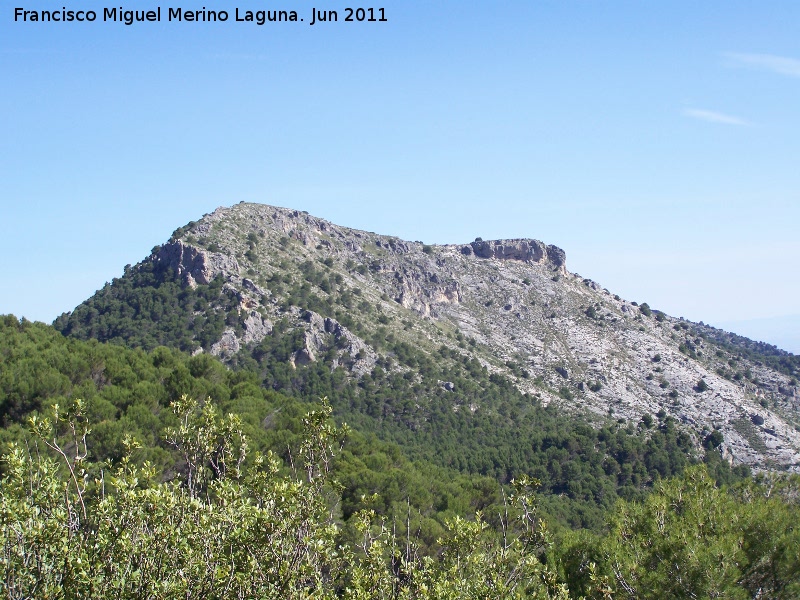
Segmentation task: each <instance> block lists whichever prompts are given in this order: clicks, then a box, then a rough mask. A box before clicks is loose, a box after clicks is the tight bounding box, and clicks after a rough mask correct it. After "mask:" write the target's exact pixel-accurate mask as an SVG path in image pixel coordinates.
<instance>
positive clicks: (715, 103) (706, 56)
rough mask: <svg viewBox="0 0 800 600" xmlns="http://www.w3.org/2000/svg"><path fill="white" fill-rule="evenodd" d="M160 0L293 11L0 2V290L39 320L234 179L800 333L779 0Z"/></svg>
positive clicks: (793, 173)
mask: <svg viewBox="0 0 800 600" xmlns="http://www.w3.org/2000/svg"><path fill="white" fill-rule="evenodd" d="M51 5H53V3H49V2H43V1H40V2H39V3H38V4H22V6H23V7H24V8H26V9H28V10H30V9H36V10H42V9H48V8H52V6H51ZM61 6H66V8H67V9H71V10H80V9H84V10H86V9H94V10H97V11H99V12H102V8H103V7H104V6H112V5H104V4H102V3H98V2H83V3H81V4H68V3H63V2H62V3H59V4H58V8H60V7H61ZM156 6H159V3H158V2H157V0H156V1H154V2H152V3H141V2H137V3H132V4H126V5H125V8H126V9H139V10H141V9H150V8H154V7H156ZM160 6H162V8H163V9H164V10H166V7H168V6H182V7H184V8H187V9H201V8H202V7H203V6H205V7H206V8H208V9H217V10H220V9H223V8H225V9H227V10H229V11H230V12H231V15H233V10H234V6H239V7H240V9H241V10H242V11H243V10H246V9H252V10H255V9H264V8H273V9H281V8H282V9H292V8H293V9H295V10H297V11H298V13H299V14H300V16H302V17H305V18H306V22H304V23H297V24H290V23H282V24H267V25H264V26H263V27H258V26H256V25H253V24H245V23H235V22H232V19H233V16H231V19H230V20H229V22H227V23H216V24H209V23H206V24H203V23H175V22H172V23H168V22H161V23H147V24H141V23H140V24H134V25H132V26H130V27H127V26H125V25H122V24H119V23H102V22H95V23H92V24H76V23H71V24H56V23H50V24H41V23H40V24H34V23H19V22H17V23H15V22H14V11H13V7H12V6H11V5H8V4H5V5H4V6H3V7H2V8H0V203H1V206H2V216H1V217H0V253H2V256H3V260H2V262H0V280H1V281H2V282H3V285H2V287H0V313H14V314H16V315H18V316H21V315H24V316H26V317H28V318H29V319H36V320H43V321H51V320H52V319H53V318H54V317H56V316H57V315H58V314H60V313H61V312H64V311H67V310H70V309H72V308H73V307H74V306H75V305H77V304H78V303H80V302H81V301H82V300H84V299H85V298H86V297H88V296H90V295H91V294H92V293H93V292H94V291H95V290H96V289H98V288H100V287H102V285H103V283H104V282H106V281H108V280H110V279H111V278H112V277H115V276H118V275H120V274H121V273H122V269H123V267H124V265H125V264H128V263H131V264H132V263H136V262H138V261H139V260H141V259H142V258H144V257H145V256H146V255H147V254H148V253H149V251H150V249H151V248H152V247H153V246H155V245H156V244H159V243H162V242H163V241H165V240H166V239H167V237H168V236H169V234H170V233H171V232H172V231H173V230H174V229H175V228H177V227H178V226H180V225H183V224H185V223H186V222H188V221H190V220H195V219H197V218H199V217H200V216H202V215H203V214H204V213H207V212H210V211H212V210H213V209H214V208H216V207H217V206H220V205H231V204H234V203H236V202H239V201H241V200H245V201H249V202H264V203H268V204H277V205H281V206H290V207H293V208H298V209H301V210H307V211H309V212H311V213H312V214H315V215H319V216H322V217H325V218H327V219H330V220H331V221H334V222H336V223H339V224H342V225H347V226H351V227H357V228H361V229H367V230H370V231H377V232H380V233H386V234H393V235H397V236H400V237H403V238H406V239H412V240H423V241H426V242H432V243H451V242H452V243H455V242H464V241H469V240H472V239H474V238H475V237H477V236H480V237H483V238H484V239H490V238H499V237H533V238H537V239H541V240H544V241H545V242H547V243H552V244H556V245H558V246H561V247H562V248H564V249H565V250H566V252H567V266H568V268H569V269H570V270H572V271H577V272H579V273H580V274H581V275H583V276H585V277H591V278H592V279H594V280H596V281H598V282H599V283H601V284H602V285H603V286H605V287H607V288H609V289H610V290H612V291H614V292H615V293H619V294H620V295H622V296H623V297H626V298H628V299H630V300H637V301H639V302H642V301H647V302H648V303H649V304H650V305H651V306H653V307H656V308H659V309H661V310H664V311H666V312H667V313H669V314H672V315H675V316H685V317H687V318H690V319H693V320H696V321H700V320H703V321H705V322H707V323H712V324H731V323H736V324H739V325H741V327H744V325H742V323H750V324H751V326H754V327H756V330H753V331H755V333H753V331H750V332H748V333H749V334H750V335H752V336H755V337H759V336H761V337H765V338H766V337H767V336H772V339H776V340H777V339H778V338H777V337H775V336H776V334H775V333H774V331H775V330H776V328H777V330H778V331H779V332H780V343H781V344H782V345H783V346H784V347H786V348H788V349H791V350H793V351H794V352H796V353H800V331H799V330H798V327H799V326H798V323H799V322H800V320H799V319H798V315H800V266H798V257H799V256H800V235H798V233H800V167H798V165H800V35H798V31H800V4H798V3H797V2H769V3H754V2H751V1H748V2H735V1H732V2H731V1H726V2H721V1H720V2H716V1H712V2H703V3H697V2H674V1H673V2H662V3H655V2H649V3H645V2H589V1H583V2H573V1H558V2H531V1H528V2H512V1H509V2H479V1H474V2H465V1H461V2H451V1H438V2H411V1H408V2H402V3H401V2H385V3H383V4H381V5H380V6H383V7H385V9H386V15H387V17H388V19H389V22H388V23H371V24H370V23H363V24H356V23H343V22H339V23H330V24H327V25H324V24H318V25H315V26H313V27H312V26H309V25H308V23H307V21H308V20H309V19H310V14H311V8H312V7H316V8H318V9H336V10H338V11H339V14H340V18H341V16H343V14H344V8H345V7H346V6H347V4H346V3H343V4H336V3H324V4H322V5H321V6H320V5H316V4H315V3H307V2H294V3H290V2H287V3H285V4H284V5H280V4H270V5H269V6H265V5H264V4H261V5H259V4H256V3H250V2H241V3H238V4H236V3H225V4H222V3H217V4H214V3H209V2H206V3H205V5H203V4H201V3H196V4H177V5H176V4H160ZM375 6H378V5H375ZM767 322H768V323H769V324H770V325H769V327H766V328H762V329H760V330H759V329H758V323H767ZM753 323H755V324H756V325H753ZM776 323H778V325H777V326H776ZM739 325H737V326H739ZM770 331H772V332H773V333H769V332H770ZM767 341H770V339H767ZM775 343H778V342H777V341H776V342H775Z"/></svg>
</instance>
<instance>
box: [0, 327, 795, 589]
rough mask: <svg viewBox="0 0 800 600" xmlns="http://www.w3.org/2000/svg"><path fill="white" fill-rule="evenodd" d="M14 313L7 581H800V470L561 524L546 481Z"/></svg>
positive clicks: (8, 378)
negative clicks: (391, 439) (596, 522)
mask: <svg viewBox="0 0 800 600" xmlns="http://www.w3.org/2000/svg"><path fill="white" fill-rule="evenodd" d="M2 324H3V330H2V345H0V357H1V358H2V371H1V372H2V398H1V399H0V406H2V407H3V419H4V424H5V428H4V430H3V437H4V438H5V440H6V441H10V442H11V444H10V446H9V445H7V449H6V453H5V455H4V460H3V463H2V470H3V479H2V487H1V488H0V521H2V528H1V529H0V531H1V533H0V537H1V538H2V539H0V553H1V554H2V556H1V557H0V571H2V573H0V581H3V591H4V594H5V595H7V596H8V597H10V598H30V597H42V598H44V597H47V598H77V597H119V598H179V597H180V598H229V597H238V598H298V599H299V598H363V599H368V598H369V599H371V598H420V599H422V598H441V599H456V598H475V599H478V598H483V599H488V598H563V599H566V598H578V597H588V598H614V597H628V598H700V597H709V598H714V597H719V598H796V597H798V595H800V577H799V576H798V575H799V574H800V556H798V553H797V551H796V550H797V548H798V546H800V529H798V523H800V505H799V502H800V482H799V481H798V479H797V478H796V477H795V478H790V477H785V476H784V477H779V476H777V475H776V476H761V477H759V478H757V479H744V480H742V481H740V482H738V483H736V484H734V485H730V486H721V485H719V484H718V483H717V482H715V480H714V478H713V477H712V476H710V475H709V472H708V468H707V467H706V466H705V465H695V466H691V467H689V468H687V469H685V470H684V471H683V473H682V475H680V476H678V477H673V478H670V479H663V480H662V479H657V481H656V482H655V485H654V486H653V489H652V490H651V492H650V493H649V494H648V495H647V496H646V498H644V500H643V501H637V500H625V499H620V500H619V501H618V502H617V503H616V504H615V505H614V507H613V508H611V509H610V510H608V511H607V513H606V514H605V515H604V516H605V527H603V528H602V529H600V530H598V531H596V532H592V531H588V530H576V531H570V530H560V531H558V532H557V534H556V535H553V534H552V533H550V531H549V529H550V528H549V527H548V522H549V520H548V518H547V517H546V516H544V515H543V514H542V512H541V511H540V507H541V505H542V504H541V498H540V497H539V496H538V494H537V489H538V488H539V482H537V481H536V480H535V479H530V478H528V477H524V476H519V477H515V479H514V480H513V481H510V482H508V485H506V486H504V487H503V488H500V487H499V486H498V485H497V484H496V483H495V482H494V481H492V480H490V479H487V478H482V477H476V476H466V475H456V474H455V473H454V471H452V470H446V469H445V468H443V467H434V466H431V465H429V464H428V465H426V464H424V463H421V462H416V463H412V462H409V461H408V459H406V458H404V457H403V456H402V454H401V453H399V452H397V451H396V448H395V447H393V446H391V445H390V444H387V443H386V442H379V441H377V440H375V439H374V438H366V437H364V436H360V435H358V434H357V433H356V432H354V431H352V430H348V428H346V427H340V426H337V425H336V424H335V422H334V421H333V420H332V418H331V417H332V410H331V408H330V407H329V406H328V404H327V403H326V402H325V401H324V400H322V401H318V402H315V403H304V402H301V401H298V400H293V399H291V398H288V397H286V396H283V395H281V394H278V393H276V392H274V391H272V390H267V389H265V388H263V387H261V386H259V385H257V381H258V376H257V375H254V374H252V373H247V372H242V371H238V372H237V371H232V370H228V369H226V368H225V367H224V366H222V365H221V364H220V363H218V362H217V361H215V360H213V359H210V358H209V357H207V356H198V357H194V358H190V357H188V356H186V355H183V354H180V353H179V352H176V351H173V350H168V349H165V348H158V349H156V350H154V351H153V352H150V353H146V352H144V351H140V350H130V349H126V348H123V347H120V346H112V345H105V344H100V343H97V342H81V341H77V340H70V339H66V338H64V337H62V336H61V335H60V334H58V333H57V332H55V331H54V330H53V329H52V328H50V327H47V326H44V325H41V324H31V323H27V322H21V323H20V322H18V321H17V320H16V319H15V318H13V317H4V318H3V321H2ZM188 392H192V393H193V394H198V396H199V397H205V398H207V400H205V401H200V402H198V401H197V400H195V399H193V398H194V396H189V395H187V394H188ZM74 396H80V397H81V399H79V400H70V398H72V397H74ZM23 421H26V422H25V425H24V427H23V425H22V422H23ZM270 448H274V449H275V450H276V451H277V452H275V451H271V450H270ZM445 481H446V482H447V483H443V482H445ZM352 482H357V484H358V485H360V486H363V490H362V491H363V494H362V495H361V496H359V497H358V499H357V500H355V503H352V504H351V505H350V506H349V508H348V498H350V499H351V502H352V501H353V500H354V499H355V497H354V490H353V489H352V485H351V484H352ZM387 498H393V499H394V500H395V501H396V503H397V504H399V505H402V504H404V505H405V506H397V505H396V506H394V507H393V508H394V509H396V510H395V511H394V512H391V511H388V510H387V506H386V499H387ZM442 503H445V504H446V505H442ZM390 508H392V507H390Z"/></svg>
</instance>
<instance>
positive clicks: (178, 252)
mask: <svg viewBox="0 0 800 600" xmlns="http://www.w3.org/2000/svg"><path fill="white" fill-rule="evenodd" d="M156 262H159V263H162V264H164V265H166V266H167V267H168V268H170V269H172V270H173V271H175V272H176V273H177V274H178V275H179V276H181V277H182V278H183V279H184V281H186V283H188V284H189V285H194V284H195V282H197V283H202V284H208V283H210V282H211V281H212V280H213V279H214V277H216V276H217V275H220V274H224V275H226V276H230V275H238V274H239V263H238V262H237V261H236V259H235V258H233V257H232V256H227V255H225V254H220V253H218V252H208V251H205V250H202V249H199V248H196V247H194V246H190V245H187V244H184V243H183V242H182V241H180V240H178V241H176V242H168V243H166V244H164V245H163V246H161V249H160V250H159V251H158V254H157V255H156Z"/></svg>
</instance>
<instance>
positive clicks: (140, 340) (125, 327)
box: [55, 204, 800, 483]
mask: <svg viewBox="0 0 800 600" xmlns="http://www.w3.org/2000/svg"><path fill="white" fill-rule="evenodd" d="M55 326H56V328H57V329H59V330H60V331H61V332H63V333H64V334H65V335H68V336H74V337H78V338H84V339H88V338H96V339H99V340H101V341H111V342H117V343H123V344H127V345H132V346H140V347H143V348H145V349H151V348H154V347H156V346H158V345H168V346H173V347H176V348H179V349H182V350H186V351H189V352H192V353H201V352H203V353H209V354H212V355H216V356H219V357H220V358H222V359H223V360H224V361H226V362H228V363H229V364H230V365H231V366H233V367H244V368H248V369H256V370H259V371H260V373H261V375H262V377H263V378H264V381H265V382H266V383H267V384H268V385H270V386H271V387H273V388H274V389H277V390H281V391H292V390H296V391H298V392H301V393H303V394H305V395H309V396H310V395H313V394H314V393H317V392H319V393H326V394H328V395H330V396H331V398H332V399H333V400H334V403H335V404H334V406H335V408H336V410H337V412H338V413H339V414H340V415H342V416H345V417H347V418H348V420H349V421H350V422H354V425H356V426H359V427H362V428H374V429H375V430H376V431H378V432H379V433H381V435H383V436H384V437H387V438H389V439H392V440H393V441H396V442H398V443H400V444H401V445H403V446H404V447H408V448H410V449H411V452H412V455H413V453H414V452H419V453H420V454H421V455H423V456H424V457H425V458H431V459H434V460H438V461H439V462H442V463H444V464H447V465H449V466H455V467H457V468H460V469H461V470H466V471H471V472H481V473H486V474H492V475H495V476H499V477H501V479H504V478H506V477H508V476H512V475H513V474H514V473H515V472H517V471H519V470H520V469H523V468H524V467H525V465H526V463H527V461H529V460H530V457H529V456H528V455H529V454H530V453H531V452H533V453H535V452H536V451H537V447H536V445H537V442H536V439H535V438H531V437H530V435H531V432H532V431H534V430H535V429H536V419H537V418H538V416H537V415H539V414H543V413H540V412H539V411H541V410H545V409H546V410H549V411H550V412H551V413H552V412H553V411H555V412H556V413H559V414H572V415H575V416H580V418H581V419H584V420H586V419H588V422H589V423H590V424H591V425H592V426H593V430H594V431H595V432H597V431H601V430H602V429H603V428H604V427H606V428H607V427H608V424H609V423H611V422H613V423H615V424H616V428H617V429H621V430H627V431H629V432H630V433H631V434H633V433H634V432H636V431H640V432H642V433H643V436H644V437H645V438H647V437H653V436H656V437H657V436H658V435H659V434H658V432H661V431H662V430H664V429H665V425H667V427H666V429H669V428H670V427H672V428H673V429H674V428H675V426H677V427H678V429H679V430H680V431H681V432H688V433H689V434H690V437H691V440H690V442H689V445H690V446H692V447H693V450H692V451H690V450H689V449H688V448H687V450H686V453H687V456H691V454H692V452H694V453H695V454H696V455H699V454H701V453H702V451H703V449H702V446H703V445H704V446H705V447H707V448H714V447H718V451H719V453H720V455H721V456H722V457H724V458H725V459H727V460H728V461H730V462H731V463H732V464H743V465H748V466H751V467H755V468H775V469H785V470H790V471H795V472H800V432H799V431H798V428H799V427H800V412H799V411H800V393H798V384H797V377H798V374H800V360H798V357H796V356H793V355H789V354H787V353H783V352H781V351H779V350H777V349H775V348H774V347H769V346H767V345H764V344H757V343H753V342H750V341H749V340H745V339H743V338H739V337H738V336H733V335H730V334H726V333H725V332H722V331H719V330H715V329H713V328H710V327H707V326H705V325H702V324H695V323H691V322H688V321H684V320H681V319H676V318H673V317H670V316H668V315H665V314H663V313H662V312H659V311H657V310H654V309H651V308H650V307H649V306H648V305H647V304H645V303H642V304H641V305H639V304H637V303H635V302H629V301H627V300H624V299H621V298H619V297H618V296H616V295H614V294H613V293H612V292H610V291H608V290H606V289H603V288H602V287H601V286H600V285H599V284H597V283H595V282H593V281H591V280H590V279H585V278H583V277H581V276H580V275H578V274H576V273H571V272H569V271H568V269H567V264H566V256H565V253H564V251H562V250H561V249H559V248H557V247H555V246H552V245H546V244H544V243H542V242H539V241H536V240H531V239H515V240H495V241H483V240H481V239H480V238H478V239H476V240H475V241H474V242H471V243H467V244H458V245H427V244H423V243H421V242H408V241H403V240H400V239H397V238H394V237H390V236H382V235H378V234H374V233H370V232H364V231H357V230H353V229H348V228H345V227H341V226H338V225H334V224H332V223H329V222H327V221H325V220H323V219H319V218H316V217H313V216H311V215H308V214H307V213H303V212H298V211H293V210H288V209H283V208H276V207H271V206H265V205H256V204H238V205H236V206H233V207H231V208H220V209H218V210H216V211H215V212H214V213H212V214H210V215H206V216H204V217H203V218H202V219H201V220H199V221H197V222H193V223H190V224H189V225H187V226H185V227H182V228H180V229H178V230H177V231H176V232H175V233H174V234H173V236H172V238H171V239H170V240H169V241H168V242H166V243H165V244H164V245H162V246H160V247H157V248H155V249H154V250H153V253H152V254H151V256H149V257H148V258H147V259H145V260H144V261H143V262H141V263H140V264H138V265H136V266H133V267H130V266H129V267H126V269H125V273H124V274H123V276H122V277H120V278H119V279H115V280H114V281H113V282H111V283H110V284H108V285H107V286H106V287H105V288H104V289H102V290H100V291H99V292H98V293H97V294H96V295H95V296H93V297H92V298H90V299H89V300H87V301H86V302H85V303H83V304H82V305H80V306H78V307H77V308H76V309H75V310H74V311H73V312H72V313H69V314H65V315H62V316H61V317H59V319H57V320H56V322H55ZM656 425H658V426H656ZM587 435H589V434H587ZM677 435H678V434H677V433H676V434H675V436H677ZM448 436H449V438H448ZM442 437H444V438H446V439H444V440H443V439H442ZM669 439H671V440H673V442H674V443H675V444H679V443H678V441H677V440H678V438H677V437H672V438H669ZM540 441H541V440H540ZM673 442H671V443H673ZM685 443H686V442H685V441H684V442H680V444H685ZM680 444H679V445H680ZM415 448H416V450H414V449H415ZM425 453H427V455H426V454H425ZM665 454H667V455H669V454H670V452H665ZM664 460H666V463H667V464H665V465H663V470H664V475H668V474H670V473H671V472H672V471H673V469H675V468H679V467H676V466H675V465H674V464H672V463H674V461H672V462H670V461H669V460H668V459H664ZM616 462H617V463H618V464H617V466H616V467H614V466H613V465H608V464H606V465H604V467H605V468H607V469H611V470H612V471H613V470H614V469H617V468H622V467H620V464H619V463H620V461H616ZM621 462H624V461H621ZM601 463H602V461H601ZM657 470H658V469H655V471H657ZM646 471H647V469H645V472H643V473H641V476H644V477H645V478H647V477H648V475H647V472H646ZM655 471H653V472H655ZM534 474H536V475H537V476H538V475H539V474H537V473H534ZM634 474H635V473H631V474H630V475H631V477H630V481H631V482H632V483H639V482H640V480H641V476H640V477H633V475H634ZM550 475H552V472H551V473H550ZM563 476H564V479H565V481H569V477H568V475H567V474H564V475H563Z"/></svg>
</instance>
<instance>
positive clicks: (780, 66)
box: [723, 52, 800, 77]
mask: <svg viewBox="0 0 800 600" xmlns="http://www.w3.org/2000/svg"><path fill="white" fill-rule="evenodd" d="M723 56H725V57H726V58H728V59H730V60H731V61H732V63H733V64H734V65H735V66H740V67H751V68H754V69H762V70H765V71H771V72H773V73H778V74H779V75H786V76H788V77H800V60H797V59H795V58H788V57H786V56H775V55H774V54H739V53H736V52H726V53H725V54H723Z"/></svg>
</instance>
